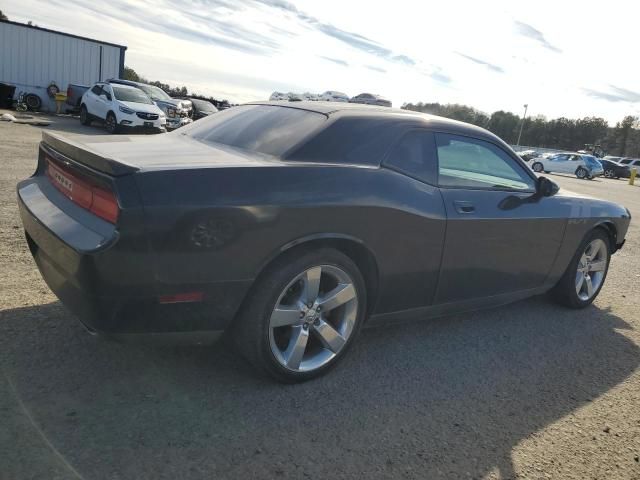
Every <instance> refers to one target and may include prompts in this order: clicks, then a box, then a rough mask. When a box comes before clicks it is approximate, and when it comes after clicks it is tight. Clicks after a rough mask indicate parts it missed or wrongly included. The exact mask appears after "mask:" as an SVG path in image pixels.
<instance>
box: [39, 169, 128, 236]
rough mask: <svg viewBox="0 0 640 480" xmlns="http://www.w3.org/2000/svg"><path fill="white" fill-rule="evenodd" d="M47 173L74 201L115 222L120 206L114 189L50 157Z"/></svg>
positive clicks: (51, 180)
mask: <svg viewBox="0 0 640 480" xmlns="http://www.w3.org/2000/svg"><path fill="white" fill-rule="evenodd" d="M45 158H46V160H47V169H46V174H47V177H49V181H50V182H51V184H52V185H53V186H54V187H55V188H56V189H57V190H58V191H60V192H61V193H62V194H63V195H64V196H65V197H67V198H69V199H70V200H71V201H73V203H75V204H76V205H79V206H80V207H82V208H84V209H86V210H89V211H90V212H91V213H93V214H94V215H96V216H98V217H100V218H102V219H103V220H106V221H107V222H110V223H113V224H115V223H116V222H117V221H118V214H119V213H120V208H119V207H118V201H117V200H116V196H115V194H114V193H113V191H111V190H109V189H107V188H105V187H103V186H100V185H97V184H95V183H94V182H93V181H92V180H91V179H87V178H81V177H80V176H78V175H76V174H75V173H71V172H70V171H69V170H68V169H66V168H63V167H61V166H59V165H57V164H56V163H54V162H53V161H52V160H51V159H50V158H49V157H45Z"/></svg>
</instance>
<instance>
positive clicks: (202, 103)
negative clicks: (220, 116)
mask: <svg viewBox="0 0 640 480" xmlns="http://www.w3.org/2000/svg"><path fill="white" fill-rule="evenodd" d="M189 100H191V103H193V106H194V107H196V109H198V110H200V111H201V112H211V113H215V112H217V111H218V109H217V108H216V107H214V106H213V104H212V103H211V102H207V101H206V100H198V99H197V98H190V99H189Z"/></svg>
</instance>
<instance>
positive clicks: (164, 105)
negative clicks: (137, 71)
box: [107, 78, 193, 130]
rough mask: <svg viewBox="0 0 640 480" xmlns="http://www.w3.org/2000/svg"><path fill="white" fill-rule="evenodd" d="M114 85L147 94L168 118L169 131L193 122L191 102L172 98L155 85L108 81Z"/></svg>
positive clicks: (115, 79)
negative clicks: (130, 87)
mask: <svg viewBox="0 0 640 480" xmlns="http://www.w3.org/2000/svg"><path fill="white" fill-rule="evenodd" d="M107 81H108V82H109V83H112V84H115V83H117V84H120V85H129V86H132V87H137V88H139V89H140V90H142V91H143V92H144V93H146V94H147V95H148V96H149V98H151V100H153V101H154V103H155V104H156V105H157V106H158V108H160V110H162V111H163V112H164V113H165V115H166V117H167V130H175V129H176V128H180V127H183V126H184V125H188V124H189V123H191V122H193V119H192V118H191V116H192V114H193V112H192V110H193V106H192V104H191V102H190V101H189V100H181V99H179V98H171V97H170V96H169V95H168V94H167V92H165V91H164V90H162V89H161V88H159V87H156V86H155V85H148V84H146V83H140V82H132V81H131V80H122V79H119V78H112V79H110V80H107Z"/></svg>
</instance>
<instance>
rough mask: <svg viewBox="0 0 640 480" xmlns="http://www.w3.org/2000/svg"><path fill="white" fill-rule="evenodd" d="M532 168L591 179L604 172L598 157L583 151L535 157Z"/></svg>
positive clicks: (538, 171) (537, 170) (540, 171)
mask: <svg viewBox="0 0 640 480" xmlns="http://www.w3.org/2000/svg"><path fill="white" fill-rule="evenodd" d="M531 169H532V170H533V171H534V172H536V173H542V172H545V173H548V172H554V173H571V174H573V175H575V176H576V177H578V178H588V179H589V180H591V179H592V178H594V177H598V176H600V175H602V174H603V173H604V169H603V168H602V164H601V163H600V162H599V161H598V159H597V158H596V157H594V156H593V155H585V154H582V153H558V154H556V155H552V156H550V157H546V158H545V157H538V158H534V159H533V160H531Z"/></svg>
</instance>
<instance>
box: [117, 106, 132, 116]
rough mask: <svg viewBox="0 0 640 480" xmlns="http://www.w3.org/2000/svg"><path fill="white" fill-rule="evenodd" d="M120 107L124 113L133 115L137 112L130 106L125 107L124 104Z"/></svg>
mask: <svg viewBox="0 0 640 480" xmlns="http://www.w3.org/2000/svg"><path fill="white" fill-rule="evenodd" d="M118 108H120V111H121V112H122V113H126V114H127V115H133V114H134V113H135V112H134V111H133V110H131V109H130V108H127V107H123V106H122V105H120V107H118Z"/></svg>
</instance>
